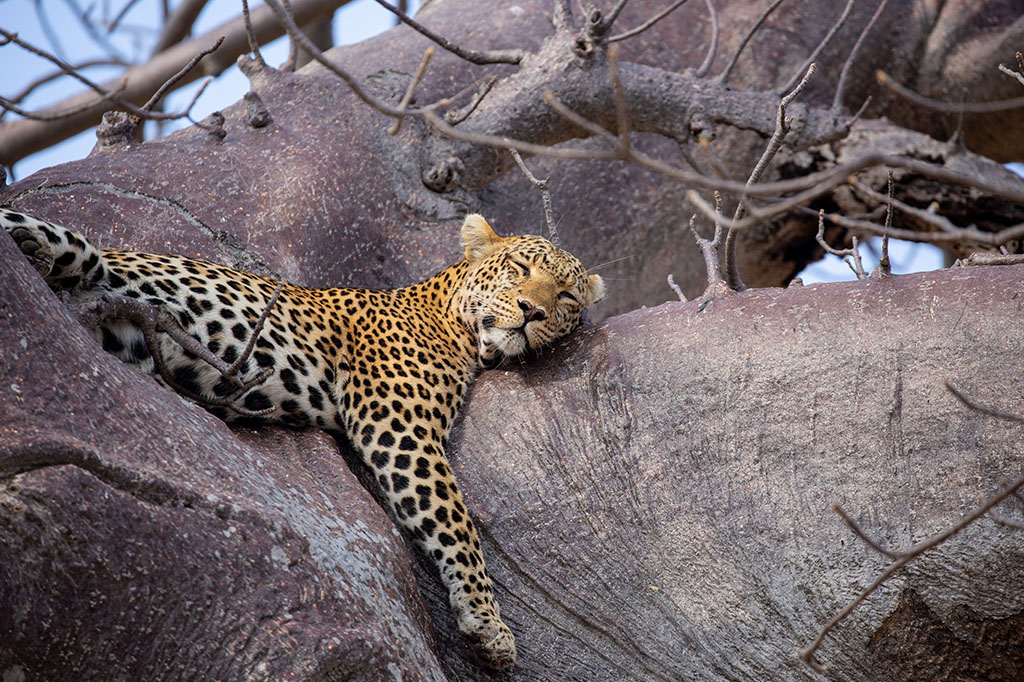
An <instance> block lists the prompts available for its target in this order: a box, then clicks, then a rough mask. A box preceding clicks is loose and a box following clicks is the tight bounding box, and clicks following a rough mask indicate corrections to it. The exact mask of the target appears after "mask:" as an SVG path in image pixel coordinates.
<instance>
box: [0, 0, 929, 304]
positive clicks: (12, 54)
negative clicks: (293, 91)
mask: <svg viewBox="0 0 1024 682" xmlns="http://www.w3.org/2000/svg"><path fill="white" fill-rule="evenodd" d="M129 2H132V3H133V4H132V6H131V8H130V9H129V10H128V12H126V13H125V15H124V17H123V19H121V23H120V26H121V27H122V30H121V31H120V32H119V35H118V36H117V37H116V38H113V39H110V40H109V44H111V45H112V46H113V48H114V49H115V50H116V51H117V52H118V53H119V54H122V55H124V56H125V57H127V58H131V59H137V58H138V57H140V56H143V55H146V54H148V52H149V46H150V45H151V44H152V43H153V41H154V39H155V35H156V30H157V27H158V26H159V24H160V12H161V10H160V7H161V3H160V2H159V0H0V27H3V28H4V29H6V30H8V31H14V32H17V33H18V36H19V37H20V38H21V39H22V40H25V41H27V42H29V43H31V44H33V45H36V46H38V47H41V48H43V49H45V50H47V51H49V52H52V53H55V54H57V55H58V56H61V57H63V58H64V59H65V60H66V61H68V62H70V63H80V62H81V61H84V60H87V59H93V58H97V57H101V56H104V55H105V54H106V52H105V50H104V48H103V45H102V42H103V41H105V40H107V39H106V38H96V37H93V36H90V34H89V33H88V32H87V31H85V30H84V29H83V28H82V25H81V22H79V21H78V20H77V19H76V17H77V16H80V15H81V14H83V13H84V14H86V15H88V16H90V17H93V18H94V21H95V23H105V22H104V20H106V21H110V20H112V19H113V18H114V17H116V16H117V15H118V14H120V13H121V11H122V9H123V8H124V7H125V6H126V4H128V3H129ZM260 4H262V3H261V2H259V0H253V1H252V2H251V6H252V7H256V6H258V5H260ZM417 4H418V3H416V2H412V3H410V5H411V6H412V7H415V6H416V5H417ZM240 8H241V2H240V0H210V2H209V3H208V5H207V7H206V9H204V10H203V13H202V14H201V15H200V17H199V20H198V21H197V22H196V25H195V28H194V30H193V35H202V34H203V33H206V32H207V31H209V30H212V29H213V28H215V27H216V26H218V25H220V24H222V23H223V22H225V21H227V20H229V19H232V18H234V17H235V16H237V15H238V13H239V11H240ZM393 25H394V17H393V16H392V15H391V14H390V13H389V12H387V10H385V9H384V8H382V7H380V6H379V5H377V3H375V2H373V0H354V1H353V2H351V3H349V4H348V5H346V6H345V7H343V8H341V9H340V10H338V12H337V13H336V14H335V18H334V39H335V43H336V44H338V45H346V44H350V43H355V42H359V41H361V40H364V39H365V38H368V37H370V36H373V35H376V34H377V33H380V32H382V31H384V30H387V29H388V28H390V27H391V26H393ZM55 43H56V44H55ZM261 53H262V54H263V57H264V59H265V60H266V61H267V62H268V63H269V64H271V65H277V64H280V63H282V62H283V61H284V60H285V59H286V57H287V54H288V42H287V39H286V38H280V39H278V40H277V41H275V42H273V43H271V44H270V45H268V46H265V47H263V48H261ZM53 68H54V67H53V66H52V65H51V64H50V63H49V62H47V61H45V60H43V59H41V58H39V57H37V56H35V55H31V54H29V53H27V52H25V51H24V50H22V49H21V48H19V47H17V46H13V45H6V46H2V47H0V95H5V96H10V95H12V94H14V93H16V92H18V91H19V90H20V89H21V88H23V87H24V86H25V84H26V83H29V82H31V81H33V80H35V79H36V78H39V77H41V76H43V75H45V74H48V73H50V72H51V71H52V70H53ZM120 71H121V69H120V67H101V68H92V69H89V70H87V71H85V74H86V75H87V76H88V77H89V78H91V79H92V80H94V81H96V82H100V83H102V82H105V81H107V80H109V79H112V78H114V77H116V76H117V75H118V74H119V73H120ZM200 84H201V82H196V83H193V84H191V85H189V86H187V87H185V88H182V89H181V90H177V91H175V92H173V93H171V94H169V95H168V96H167V98H166V102H167V110H168V111H180V110H181V109H184V108H185V107H186V106H187V105H188V102H189V101H190V100H191V99H192V97H193V96H194V95H195V92H196V90H197V89H198V88H199V87H200ZM77 87H78V86H77V84H75V83H72V82H69V80H68V79H60V80H58V81H55V82H54V83H53V84H52V85H49V86H44V87H42V88H39V89H38V90H37V91H36V93H35V94H34V95H33V96H32V97H30V98H29V99H27V100H26V101H25V102H24V104H25V105H26V106H27V107H28V108H29V109H41V108H44V107H46V106H49V105H51V104H54V103H56V102H59V101H61V100H63V99H65V98H66V97H68V96H69V95H71V94H73V93H74V92H77V89H73V88H77ZM248 89H249V82H248V80H247V79H246V78H245V76H243V75H242V73H241V72H239V71H238V68H237V67H231V68H230V69H229V70H227V71H226V72H225V73H224V74H222V75H221V76H220V77H219V78H217V79H216V80H215V81H214V82H213V83H211V84H210V86H208V87H207V88H206V90H205V92H204V93H203V95H202V96H201V97H200V98H199V100H198V101H197V102H196V105H195V107H194V109H193V118H195V119H196V120H202V119H203V118H205V117H206V116H207V115H209V114H210V113H211V112H214V111H218V110H220V109H223V108H225V107H227V106H228V105H229V104H232V103H233V102H236V101H238V100H239V99H241V98H242V96H243V95H244V94H245V93H246V91H248ZM9 116H10V115H9ZM5 120H7V119H5ZM147 125H149V126H152V125H154V124H153V123H148V124H147ZM187 125H190V124H189V122H188V121H187V120H185V119H183V120H180V121H176V122H171V123H170V124H168V127H167V128H166V129H165V130H166V132H171V131H172V130H176V129H178V128H181V127H184V126H187ZM148 132H149V131H148V130H147V133H148ZM95 140H96V137H95V132H94V131H93V130H88V131H86V132H84V133H81V134H79V135H77V136H75V137H73V138H71V139H69V140H66V141H64V142H61V143H59V144H57V145H55V146H53V147H51V148H49V149H46V150H44V151H42V152H39V153H37V154H34V155H32V156H31V157H28V158H26V159H23V160H22V161H20V162H18V163H17V164H16V165H15V167H14V169H13V175H14V178H15V179H20V178H24V177H26V176H28V175H30V174H32V173H34V172H35V171H37V170H39V169H41V168H46V167H48V166H53V165H56V164H58V163H63V162H66V161H70V160H73V159H78V158H82V157H84V156H86V155H87V154H88V153H89V151H90V150H91V149H92V147H93V144H94V143H95ZM871 242H872V244H871V245H870V246H865V247H863V248H862V253H863V257H864V267H865V269H866V270H867V271H869V272H870V271H871V269H873V268H874V265H875V263H877V254H878V253H879V250H880V247H879V243H880V240H879V239H874V240H871ZM890 258H891V260H892V262H893V271H894V272H896V273H897V274H902V273H906V272H916V271H921V270H933V269H936V268H941V267H942V266H943V262H942V253H941V251H939V249H936V248H934V247H930V246H927V245H919V244H910V243H907V242H897V241H893V242H892V243H891V246H890ZM800 276H801V277H802V278H803V280H804V283H805V284H811V283H815V282H822V281H836V280H850V279H854V274H853V272H852V271H851V270H850V269H849V267H848V266H847V265H846V264H845V263H843V262H842V260H840V259H839V258H837V257H835V256H826V257H825V258H824V259H823V260H822V261H819V262H817V263H814V264H812V265H810V266H808V268H806V269H805V270H804V271H803V272H802V273H800Z"/></svg>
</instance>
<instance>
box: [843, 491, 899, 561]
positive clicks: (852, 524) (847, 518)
mask: <svg viewBox="0 0 1024 682" xmlns="http://www.w3.org/2000/svg"><path fill="white" fill-rule="evenodd" d="M832 509H833V511H835V513H837V514H839V516H841V517H842V519H843V521H845V522H846V525H847V526H849V527H850V530H852V531H853V532H854V533H856V534H857V537H859V538H860V539H861V540H863V541H864V542H865V543H866V544H867V545H868V546H869V547H871V549H873V550H875V551H876V552H878V553H879V554H881V555H883V556H885V557H887V558H889V559H899V558H900V557H901V556H903V555H902V554H900V553H899V552H891V551H889V550H887V549H886V548H885V547H882V545H880V544H878V543H877V542H876V541H874V540H872V539H871V538H870V537H868V534H867V533H865V532H864V530H863V529H862V528H861V527H860V526H859V525H857V522H856V521H854V520H853V519H852V518H850V515H849V514H847V513H846V510H845V509H843V508H842V506H840V504H839V503H838V502H833V503H832Z"/></svg>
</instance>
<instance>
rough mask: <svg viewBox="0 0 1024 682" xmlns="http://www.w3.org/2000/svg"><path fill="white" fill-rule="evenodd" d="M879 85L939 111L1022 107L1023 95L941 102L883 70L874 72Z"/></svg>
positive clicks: (966, 111)
mask: <svg viewBox="0 0 1024 682" xmlns="http://www.w3.org/2000/svg"><path fill="white" fill-rule="evenodd" d="M875 77H876V78H877V80H878V83H879V85H882V86H883V87H885V88H887V89H889V90H891V91H892V92H894V93H896V94H897V95H899V96H900V97H902V98H904V99H906V100H908V101H910V102H913V103H914V104H916V105H917V106H919V107H924V108H925V109H931V110H932V111H941V112H943V113H947V114H989V113H992V112H996V111H1008V110H1010V109H1019V108H1021V107H1024V97H1014V98H1012V99H1001V100H997V101H995V102H941V101H939V100H937V99H932V98H931V97H926V96H924V95H921V94H918V93H916V92H914V91H913V90H911V89H910V88H908V87H906V86H903V85H900V84H899V83H897V82H896V81H894V80H893V79H892V77H891V76H889V74H887V73H886V72H885V71H878V72H876V73H875Z"/></svg>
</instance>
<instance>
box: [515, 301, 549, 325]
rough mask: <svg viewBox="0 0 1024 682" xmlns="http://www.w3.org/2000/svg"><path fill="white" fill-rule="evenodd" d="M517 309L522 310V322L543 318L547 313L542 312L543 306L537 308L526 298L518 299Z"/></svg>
mask: <svg viewBox="0 0 1024 682" xmlns="http://www.w3.org/2000/svg"><path fill="white" fill-rule="evenodd" d="M519 309H520V310H522V311H523V322H524V323H526V322H533V321H535V320H543V319H545V318H546V317H547V316H548V314H547V313H546V312H544V309H543V308H538V307H537V306H535V305H533V303H531V302H530V301H527V300H526V299H522V298H521V299H519Z"/></svg>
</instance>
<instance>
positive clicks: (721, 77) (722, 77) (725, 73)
mask: <svg viewBox="0 0 1024 682" xmlns="http://www.w3.org/2000/svg"><path fill="white" fill-rule="evenodd" d="M785 1H786V0H775V2H773V3H772V4H770V5H769V6H768V7H767V8H766V9H765V10H764V11H763V12H761V16H759V17H758V18H757V21H755V22H754V24H753V25H752V26H751V27H750V28H749V29H748V30H747V32H746V34H744V36H743V39H742V40H740V43H739V45H737V46H736V51H735V52H733V54H732V58H731V59H730V60H729V63H728V64H726V65H725V68H724V69H722V72H721V73H720V74H718V76H717V78H716V80H717V81H718V82H719V83H722V84H723V85H724V84H725V82H726V81H727V80H729V75H730V74H731V73H732V70H733V69H734V68H735V67H736V62H738V61H739V59H740V55H741V54H743V50H744V48H746V47H747V43H749V42H750V39H751V38H753V37H754V34H755V33H757V31H758V29H760V28H761V24H763V23H764V22H765V20H766V19H768V17H770V16H771V15H772V12H774V11H775V10H776V9H777V8H778V6H779V5H781V4H782V3H783V2H785Z"/></svg>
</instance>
